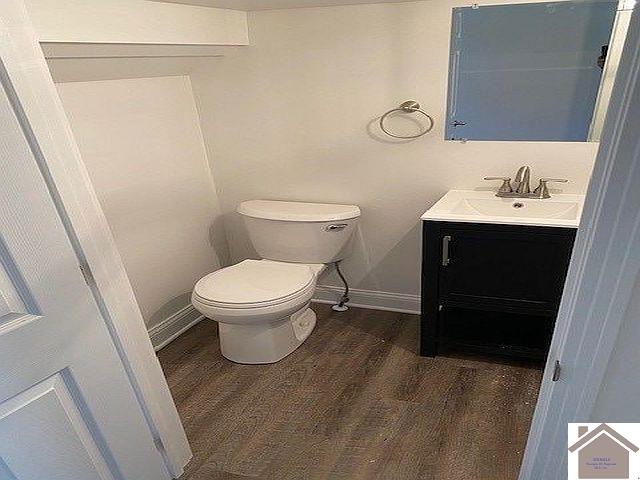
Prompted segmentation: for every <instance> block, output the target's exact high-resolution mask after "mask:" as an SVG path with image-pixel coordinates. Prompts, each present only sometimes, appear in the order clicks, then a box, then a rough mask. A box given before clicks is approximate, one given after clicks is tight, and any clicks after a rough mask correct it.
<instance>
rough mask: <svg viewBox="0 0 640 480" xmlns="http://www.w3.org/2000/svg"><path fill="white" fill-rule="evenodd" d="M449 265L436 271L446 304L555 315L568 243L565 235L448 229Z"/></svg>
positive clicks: (568, 252) (445, 233)
mask: <svg viewBox="0 0 640 480" xmlns="http://www.w3.org/2000/svg"><path fill="white" fill-rule="evenodd" d="M443 235H449V236H450V237H451V241H450V243H449V257H450V260H449V264H448V265H447V266H443V267H442V269H441V276H442V278H441V285H442V288H443V289H442V295H443V296H444V297H445V298H446V299H448V300H454V301H460V302H464V301H473V302H475V303H476V304H477V302H487V303H494V302H499V303H501V304H502V305H504V306H512V307H514V308H518V307H523V308H527V309H532V308H533V309H538V310H547V311H550V312H552V311H554V309H555V308H556V303H557V300H558V297H559V292H561V291H562V288H561V285H562V282H563V281H564V272H565V271H566V266H567V262H568V258H569V256H570V248H571V246H570V244H569V243H568V242H567V241H566V239H565V238H564V237H561V236H557V235H552V234H549V235H545V234H542V233H537V234H535V235H531V234H529V233H506V232H504V231H496V232H491V231H474V230H457V229H450V230H446V231H444V232H443Z"/></svg>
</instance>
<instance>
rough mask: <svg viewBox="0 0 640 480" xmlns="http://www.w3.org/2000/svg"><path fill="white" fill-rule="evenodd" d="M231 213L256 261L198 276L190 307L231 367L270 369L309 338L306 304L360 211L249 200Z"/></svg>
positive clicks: (345, 246) (345, 245) (343, 250)
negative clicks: (240, 220)
mask: <svg viewBox="0 0 640 480" xmlns="http://www.w3.org/2000/svg"><path fill="white" fill-rule="evenodd" d="M238 212H239V213H240V214H241V215H242V216H243V217H244V221H245V226H246V227H247V230H248V233H249V237H250V238H251V240H252V242H253V245H254V247H255V248H256V251H257V253H258V254H259V255H260V256H262V257H263V259H262V260H244V261H242V262H240V263H237V264H235V265H232V266H230V267H226V268H222V269H220V270H218V271H215V272H213V273H210V274H208V275H206V276H204V277H203V278H201V279H200V280H199V281H198V282H197V283H196V285H195V287H194V289H193V293H192V295H191V302H192V304H193V306H194V307H195V308H196V310H198V311H199V312H200V313H202V314H203V315H204V316H206V317H207V318H210V319H212V320H215V321H216V322H218V325H219V329H218V331H219V337H220V350H221V353H222V355H223V356H224V357H226V358H228V359H229V360H231V361H234V362H237V363H246V364H260V363H274V362H277V361H279V360H281V359H282V358H284V357H286V356H287V355H289V354H290V353H291V352H293V351H294V350H295V349H296V348H298V347H299V346H300V345H301V344H302V343H303V342H304V341H305V340H306V339H307V338H308V337H309V335H311V332H312V331H313V329H314V327H315V324H316V315H315V313H314V312H313V310H312V309H311V308H309V303H310V301H311V298H312V296H313V292H314V290H315V287H316V283H317V280H318V276H319V275H320V274H321V273H322V272H323V271H324V269H325V268H326V264H328V263H332V262H336V261H339V260H341V259H342V258H344V257H345V256H346V255H347V254H348V252H349V243H350V239H351V237H352V235H353V231H354V229H355V226H356V223H357V219H358V217H359V216H360V209H359V208H358V207H356V206H354V205H333V204H315V203H301V202H281V201H272V200H251V201H247V202H243V203H242V204H240V206H239V207H238Z"/></svg>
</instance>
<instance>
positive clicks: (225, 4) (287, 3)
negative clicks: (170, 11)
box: [155, 0, 415, 11]
mask: <svg viewBox="0 0 640 480" xmlns="http://www.w3.org/2000/svg"><path fill="white" fill-rule="evenodd" d="M155 1H165V2H170V3H183V4H185V5H201V6H204V7H218V8H230V9H233V10H246V11H250V10H275V9H278V8H304V7H326V6H330V5H355V4H358V3H403V2H410V1H415V0H155Z"/></svg>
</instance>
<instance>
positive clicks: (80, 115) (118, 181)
mask: <svg viewBox="0 0 640 480" xmlns="http://www.w3.org/2000/svg"><path fill="white" fill-rule="evenodd" d="M57 86H58V90H59V93H60V96H61V98H62V102H63V104H64V107H65V110H66V112H67V115H68V117H69V120H70V122H71V126H72V129H73V132H74V135H75V137H76V140H77V142H78V145H79V148H80V152H81V154H82V157H83V160H84V162H85V163H86V165H87V168H88V170H89V174H90V176H91V179H92V181H93V184H94V187H95V189H96V192H97V194H98V197H99V199H100V202H101V204H102V207H103V209H104V212H105V215H106V217H107V220H108V222H109V225H110V227H111V230H112V232H113V235H114V237H115V241H116V244H117V246H118V249H119V251H120V254H121V255H122V258H123V261H124V265H125V268H126V270H127V273H128V275H129V278H130V280H131V283H132V286H133V289H134V292H135V294H136V298H137V300H138V303H139V304H140V308H141V310H142V313H143V316H144V318H145V321H146V323H147V325H148V326H149V327H151V326H153V325H155V324H157V323H158V322H160V321H162V320H163V319H165V318H167V317H169V316H171V315H172V314H174V313H175V312H176V311H178V310H180V309H181V308H183V307H185V306H186V305H188V304H189V294H190V292H191V289H192V287H193V284H194V283H195V281H196V280H198V279H199V278H200V277H201V276H203V275H204V274H206V273H208V272H211V271H213V270H215V269H216V268H219V266H220V262H221V258H224V256H225V250H226V247H225V239H224V233H223V231H222V226H221V225H220V222H219V215H218V214H219V208H218V200H217V195H216V190H215V186H214V183H213V178H212V177H211V173H210V169H209V168H208V163H207V157H206V153H205V148H204V144H203V138H202V134H201V131H200V124H199V120H198V116H197V111H196V107H195V104H194V99H193V95H192V91H191V86H190V83H189V79H188V77H185V76H176V77H160V78H139V79H129V80H111V81H95V82H76V83H63V84H58V85H57Z"/></svg>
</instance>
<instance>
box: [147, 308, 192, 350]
mask: <svg viewBox="0 0 640 480" xmlns="http://www.w3.org/2000/svg"><path fill="white" fill-rule="evenodd" d="M203 318H204V315H201V314H200V313H199V312H198V311H197V310H196V309H195V308H193V306H192V305H187V306H186V307H184V308H181V309H180V310H178V311H177V312H176V313H174V314H173V315H171V316H170V317H167V318H165V319H164V320H162V321H161V322H160V323H158V324H157V325H154V326H153V327H151V328H150V329H149V336H150V337H151V343H152V344H153V348H154V349H155V351H156V352H157V351H158V350H160V349H161V348H162V347H165V346H167V345H168V344H170V343H171V342H172V341H174V340H175V339H176V338H178V337H179V336H180V335H182V334H183V333H184V332H186V331H187V330H189V329H190V328H191V327H193V326H194V325H195V324H197V323H198V322H199V321H200V320H202V319H203Z"/></svg>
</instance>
